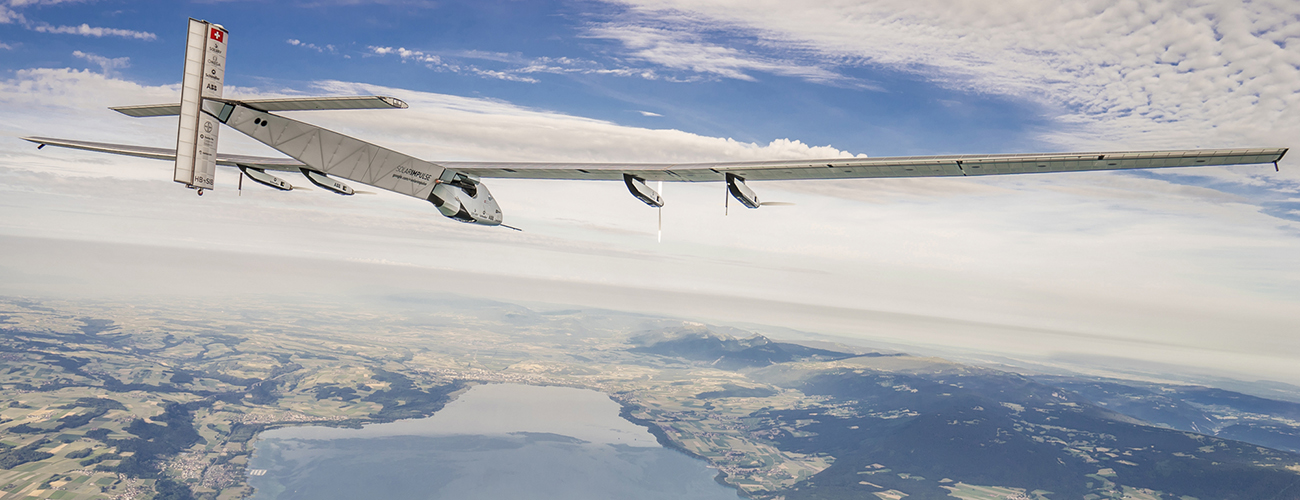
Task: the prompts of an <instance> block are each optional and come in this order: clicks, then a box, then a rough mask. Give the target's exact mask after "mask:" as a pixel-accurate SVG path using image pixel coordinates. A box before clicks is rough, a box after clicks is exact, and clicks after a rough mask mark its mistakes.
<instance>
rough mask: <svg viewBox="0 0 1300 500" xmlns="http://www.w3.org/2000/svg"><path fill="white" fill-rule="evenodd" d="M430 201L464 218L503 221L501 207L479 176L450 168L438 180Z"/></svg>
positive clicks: (452, 215) (477, 221)
mask: <svg viewBox="0 0 1300 500" xmlns="http://www.w3.org/2000/svg"><path fill="white" fill-rule="evenodd" d="M429 202H430V203H433V206H435V207H438V211H439V212H442V215H444V216H446V217H448V218H451V219H455V220H458V221H461V222H467V223H471V224H482V225H484V226H499V225H501V221H502V217H501V207H500V206H498V205H497V200H496V199H495V198H493V197H492V193H489V192H488V189H487V186H484V185H483V183H482V182H479V179H478V177H476V176H473V175H469V174H465V173H461V172H457V171H455V170H451V169H447V170H444V171H443V172H442V176H441V177H439V178H438V180H436V181H434V186H433V191H432V192H430V193H429Z"/></svg>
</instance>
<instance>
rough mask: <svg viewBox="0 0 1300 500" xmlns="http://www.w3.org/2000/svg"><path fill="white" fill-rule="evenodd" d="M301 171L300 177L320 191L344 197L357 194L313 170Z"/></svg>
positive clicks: (345, 185) (348, 187)
mask: <svg viewBox="0 0 1300 500" xmlns="http://www.w3.org/2000/svg"><path fill="white" fill-rule="evenodd" d="M301 170H302V175H303V176H305V177H307V180H309V181H311V183H312V184H315V185H316V186H318V187H320V188H321V189H324V190H326V191H333V192H335V193H338V194H341V195H344V196H352V195H354V194H356V193H357V192H356V191H353V190H352V187H350V186H348V185H347V184H344V183H342V182H339V181H337V180H334V179H332V178H330V177H329V176H328V175H325V174H322V173H320V172H317V171H315V170H307V169H305V168H304V169H301Z"/></svg>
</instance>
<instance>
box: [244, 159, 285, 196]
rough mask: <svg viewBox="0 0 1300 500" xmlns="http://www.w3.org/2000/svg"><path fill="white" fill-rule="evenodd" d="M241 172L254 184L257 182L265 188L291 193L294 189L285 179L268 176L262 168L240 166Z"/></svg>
mask: <svg viewBox="0 0 1300 500" xmlns="http://www.w3.org/2000/svg"><path fill="white" fill-rule="evenodd" d="M239 171H240V172H243V173H244V175H247V176H248V178H249V179H252V180H253V182H256V183H258V184H261V185H263V186H268V187H272V188H275V189H279V190H281V191H289V190H292V189H293V185H292V184H289V183H288V182H285V180H284V179H281V178H279V177H276V176H274V175H271V174H268V173H266V171H264V170H262V169H260V168H253V167H246V166H243V165H240V166H239Z"/></svg>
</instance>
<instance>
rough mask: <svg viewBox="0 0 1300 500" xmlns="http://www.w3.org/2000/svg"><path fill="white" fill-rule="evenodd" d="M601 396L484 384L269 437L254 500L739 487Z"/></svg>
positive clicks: (714, 495)
mask: <svg viewBox="0 0 1300 500" xmlns="http://www.w3.org/2000/svg"><path fill="white" fill-rule="evenodd" d="M618 413H619V405H618V404H617V403H615V402H614V401H611V400H610V399H609V397H607V396H605V395H604V394H601V393H599V392H596V391H591V390H585V389H573V388H567V387H537V386H528V385H518V384H490V385H479V386H475V387H473V388H471V389H470V390H469V391H467V392H465V393H464V394H461V395H460V397H459V398H457V399H456V400H455V401H453V402H451V403H448V404H447V406H446V407H445V408H443V409H442V410H441V411H439V412H437V413H436V414H434V415H433V416H431V417H429V418H422V419H413V420H402V421H398V422H392V423H387V424H375V425H367V426H365V427H364V428H362V429H339V428H331V427H289V428H283V429H275V430H270V431H266V432H263V433H261V434H260V435H259V436H258V440H257V442H256V452H255V453H254V454H253V458H252V461H251V464H250V466H249V468H250V469H265V470H266V471H267V472H266V474H265V475H261V476H250V477H249V483H250V484H252V485H253V487H255V488H257V492H256V494H255V495H254V496H253V498H254V499H255V500H272V499H276V500H296V499H320V500H330V499H340V500H342V499H348V500H352V499H356V498H403V499H406V498H421V499H507V498H530V499H610V498H620V499H631V500H641V499H645V500H650V499H669V498H672V499H683V498H684V499H701V500H704V499H709V500H712V499H717V500H735V499H736V498H737V495H736V490H734V489H731V488H727V487H724V486H722V485H719V484H718V483H717V482H715V481H714V480H713V477H714V476H715V475H716V474H717V471H716V470H713V469H710V468H708V467H707V464H706V463H705V462H703V461H701V460H698V459H694V458H691V457H688V456H686V455H684V454H681V453H678V452H675V451H672V450H668V449H665V448H663V447H662V446H660V445H659V444H658V443H657V442H656V441H655V438H654V436H652V435H651V434H650V432H649V431H647V430H646V429H645V428H644V427H640V426H637V425H635V424H633V423H631V422H628V421H627V420H624V419H622V418H620V417H619V416H618Z"/></svg>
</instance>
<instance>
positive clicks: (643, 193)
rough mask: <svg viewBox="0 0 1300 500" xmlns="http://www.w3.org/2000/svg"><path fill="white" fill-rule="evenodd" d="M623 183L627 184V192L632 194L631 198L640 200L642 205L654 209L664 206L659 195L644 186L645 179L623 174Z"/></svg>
mask: <svg viewBox="0 0 1300 500" xmlns="http://www.w3.org/2000/svg"><path fill="white" fill-rule="evenodd" d="M623 183H624V184H627V190H628V191H631V192H632V196H635V197H636V199H638V200H641V202H642V203H645V204H646V205H650V206H652V207H656V208H658V207H662V206H664V199H663V197H662V196H659V193H658V192H656V191H655V190H653V189H650V186H647V185H645V179H642V178H640V177H637V176H635V175H632V174H623Z"/></svg>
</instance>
